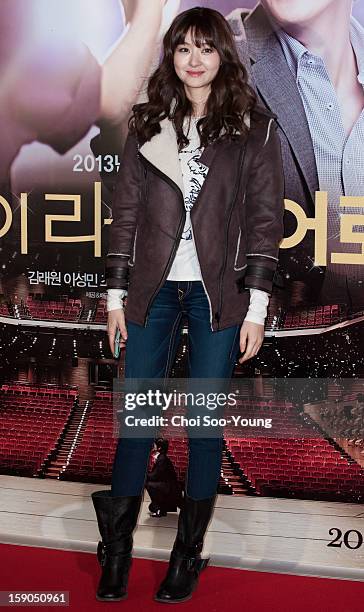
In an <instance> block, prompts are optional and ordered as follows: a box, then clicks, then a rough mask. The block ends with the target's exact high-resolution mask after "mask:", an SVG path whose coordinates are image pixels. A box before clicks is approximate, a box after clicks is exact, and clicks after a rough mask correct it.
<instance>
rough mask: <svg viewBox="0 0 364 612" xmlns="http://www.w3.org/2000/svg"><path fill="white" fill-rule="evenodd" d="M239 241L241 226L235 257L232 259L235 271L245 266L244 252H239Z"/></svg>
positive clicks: (239, 270)
mask: <svg viewBox="0 0 364 612" xmlns="http://www.w3.org/2000/svg"><path fill="white" fill-rule="evenodd" d="M240 241H241V227H239V235H238V240H237V243H236V251H235V259H234V270H235V272H241V270H245V268H246V267H247V265H248V264H247V263H246V256H245V253H240Z"/></svg>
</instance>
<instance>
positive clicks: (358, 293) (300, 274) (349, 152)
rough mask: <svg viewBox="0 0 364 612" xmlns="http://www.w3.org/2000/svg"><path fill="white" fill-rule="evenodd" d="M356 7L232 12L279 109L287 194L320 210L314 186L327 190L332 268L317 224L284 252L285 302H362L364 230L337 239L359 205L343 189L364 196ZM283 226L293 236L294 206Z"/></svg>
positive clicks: (363, 65) (264, 93)
mask: <svg viewBox="0 0 364 612" xmlns="http://www.w3.org/2000/svg"><path fill="white" fill-rule="evenodd" d="M351 12H352V0H305V2H302V1H301V0H262V1H261V2H260V3H259V4H258V5H257V7H256V8H255V9H254V10H253V11H251V12H250V11H247V10H245V9H235V10H234V11H233V12H232V13H230V15H228V17H227V19H228V21H229V23H230V25H231V27H232V29H233V31H234V33H235V36H236V40H237V43H238V45H239V51H240V56H241V59H242V61H243V63H244V64H245V65H246V66H248V68H249V70H250V72H251V77H252V82H253V83H254V85H255V87H256V89H257V91H258V94H259V97H260V99H261V101H262V102H263V103H264V104H265V105H266V106H267V107H268V108H269V109H270V110H272V111H273V112H274V113H275V114H276V116H277V122H278V126H279V134H280V138H281V145H282V155H283V162H284V169H285V197H286V198H287V199H290V200H293V201H294V202H297V203H298V204H299V205H300V206H301V207H302V208H303V209H304V211H305V214H306V215H307V217H314V216H315V192H316V191H319V190H320V191H327V192H328V223H327V238H328V249H327V266H326V268H325V267H318V266H316V265H315V262H314V237H313V234H314V233H313V231H308V232H307V234H306V237H305V239H304V240H303V241H302V242H301V243H300V244H298V245H297V246H296V247H295V248H293V249H289V250H284V249H282V251H281V256H280V261H281V270H282V271H283V272H284V276H285V277H286V287H287V288H288V289H290V291H287V292H285V293H286V295H287V300H288V303H292V304H298V303H303V304H304V303H310V302H311V303H331V304H332V303H344V304H349V306H351V307H352V309H353V310H355V309H360V308H361V307H363V306H364V282H363V281H364V255H363V254H362V252H364V244H363V242H364V236H363V234H362V235H361V236H360V235H358V234H357V238H358V240H357V243H356V244H350V243H349V241H347V242H345V243H343V242H340V231H341V232H342V229H341V227H340V213H341V212H343V213H344V215H343V216H345V215H349V214H357V215H358V214H359V215H360V214H363V207H354V206H352V207H346V208H345V209H343V208H342V209H341V210H340V208H339V202H340V196H342V195H346V196H364V147H363V144H364V112H363V107H364V92H363V83H364V29H363V28H362V27H361V25H360V24H359V23H358V21H357V20H355V19H354V18H353V16H352V14H351ZM333 41H335V44H333ZM285 225H286V233H285V235H286V236H289V235H291V234H292V233H293V232H294V231H295V228H296V221H295V219H294V217H293V215H292V213H290V212H287V213H286V215H285ZM356 225H360V224H358V223H356ZM360 229H361V230H362V231H363V228H359V230H358V228H357V227H354V229H353V231H354V232H355V231H356V232H359V231H360ZM352 242H353V241H352ZM359 242H361V244H360V243H359ZM358 243H359V244H358ZM333 252H334V253H339V254H340V255H339V256H338V257H337V259H338V260H339V262H340V263H334V262H332V261H331V254H332V253H333ZM343 253H345V254H347V255H345V256H343V255H342V254H343ZM354 254H356V257H355V255H354Z"/></svg>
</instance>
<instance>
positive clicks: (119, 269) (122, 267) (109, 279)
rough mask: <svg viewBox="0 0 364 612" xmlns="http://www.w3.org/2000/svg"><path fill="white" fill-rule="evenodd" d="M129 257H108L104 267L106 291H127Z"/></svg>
mask: <svg viewBox="0 0 364 612" xmlns="http://www.w3.org/2000/svg"><path fill="white" fill-rule="evenodd" d="M128 261H129V255H108V256H107V258H106V265H105V280H106V286H107V288H108V289H128V287H129V265H128Z"/></svg>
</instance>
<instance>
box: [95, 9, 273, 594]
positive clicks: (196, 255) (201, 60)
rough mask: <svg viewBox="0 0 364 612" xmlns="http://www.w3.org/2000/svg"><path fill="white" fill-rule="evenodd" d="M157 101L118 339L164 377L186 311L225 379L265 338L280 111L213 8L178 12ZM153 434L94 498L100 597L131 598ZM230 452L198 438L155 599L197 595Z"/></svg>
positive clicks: (128, 230)
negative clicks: (250, 77) (263, 103)
mask: <svg viewBox="0 0 364 612" xmlns="http://www.w3.org/2000/svg"><path fill="white" fill-rule="evenodd" d="M148 100H149V101H148V102H147V103H145V104H141V105H137V106H135V107H134V109H133V110H134V113H133V116H132V118H131V121H130V131H129V136H128V139H127V142H126V146H125V151H124V156H123V160H122V166H121V170H120V172H119V175H118V180H117V185H116V189H115V194H114V205H113V223H112V225H111V233H110V248H109V253H108V256H107V262H106V276H107V282H108V310H109V315H108V333H109V340H110V347H111V349H112V350H113V347H114V339H115V333H116V331H117V329H119V330H120V332H121V336H122V342H124V343H125V342H126V343H127V344H126V356H125V377H126V378H127V379H129V378H130V379H132V378H135V379H138V378H140V379H146V378H165V377H168V374H169V370H170V367H171V365H172V363H173V360H174V357H175V353H176V350H177V346H178V340H179V333H180V331H181V319H182V316H183V314H185V315H186V316H187V319H188V331H189V334H188V338H189V375H190V377H191V378H192V379H195V378H211V379H226V380H228V379H230V378H231V376H232V372H233V368H234V365H235V362H236V358H237V355H238V351H239V345H240V351H241V353H243V355H242V357H241V358H240V359H239V361H240V363H242V362H244V361H246V360H248V359H250V358H251V357H253V356H254V355H256V354H257V352H258V350H259V349H260V346H261V344H262V341H263V337H264V319H265V315H266V307H267V303H268V301H269V294H270V292H271V289H272V283H273V276H274V273H275V269H276V265H277V257H278V248H279V243H280V240H281V239H282V237H283V180H282V168H281V161H280V160H281V158H280V148H279V142H278V137H277V135H276V132H275V126H274V119H273V117H272V115H271V114H270V113H268V112H267V111H265V110H263V109H260V108H258V107H256V105H255V102H256V101H255V95H254V93H253V91H252V90H251V88H250V86H249V85H248V83H247V77H246V71H245V69H244V67H243V66H242V64H241V63H240V61H239V58H238V55H237V51H236V48H235V45H234V40H233V36H232V33H231V30H230V28H229V26H228V24H227V23H226V21H225V20H224V18H223V17H222V15H220V13H218V12H217V11H214V10H211V9H205V8H195V9H191V10H189V11H185V12H184V13H182V14H181V15H179V16H178V17H176V19H175V20H174V22H173V23H172V25H171V27H170V29H169V30H168V32H167V34H166V36H165V38H164V56H163V59H162V62H161V65H160V67H159V68H158V69H157V70H156V72H155V73H154V75H153V76H152V77H151V79H150V81H149V86H148ZM126 293H127V294H128V300H127V306H126V309H125V314H124V310H123V306H122V301H121V300H122V298H123V297H125V295H126ZM151 445H152V439H150V438H145V439H144V438H138V439H136V438H127V437H121V438H120V439H119V442H118V446H117V450H116V455H115V461H114V466H113V474H112V488H111V492H109V491H97V492H95V493H94V494H93V495H92V498H93V502H94V506H95V510H96V514H97V518H98V524H99V528H100V533H101V537H102V542H100V543H99V549H98V553H99V555H98V556H99V559H100V561H101V564H102V576H101V580H100V584H99V587H98V591H97V598H98V599H102V600H108V601H109V600H115V599H121V598H123V597H125V596H126V589H127V579H128V572H129V568H130V564H131V550H132V532H133V529H134V528H135V525H136V522H137V517H138V513H139V509H140V504H141V500H142V491H143V487H144V481H145V476H146V469H147V463H148V456H149V452H150V448H151ZM221 451H222V438H221V436H216V437H210V438H207V437H205V438H198V437H191V438H190V440H189V464H188V473H187V482H186V489H185V497H184V504H183V507H182V510H181V512H180V515H179V521H178V531H177V537H176V540H175V543H174V546H173V550H172V553H171V557H170V562H169V568H168V572H167V576H166V578H165V580H164V581H163V583H162V584H161V586H160V588H159V590H158V592H157V595H156V597H155V598H156V600H157V601H161V602H178V601H183V600H186V599H189V598H190V597H191V594H192V591H193V589H194V588H195V586H196V584H197V580H198V576H199V573H200V571H201V570H202V569H203V568H204V567H205V566H206V564H207V561H206V560H204V559H201V551H202V546H203V540H204V536H205V533H206V530H207V526H208V523H209V521H210V519H211V516H212V513H213V508H214V503H215V497H216V491H217V486H218V482H219V477H220V469H221Z"/></svg>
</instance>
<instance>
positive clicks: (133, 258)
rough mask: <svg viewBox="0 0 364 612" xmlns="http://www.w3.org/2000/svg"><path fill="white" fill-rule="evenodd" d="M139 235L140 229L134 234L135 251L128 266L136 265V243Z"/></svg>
mask: <svg viewBox="0 0 364 612" xmlns="http://www.w3.org/2000/svg"><path fill="white" fill-rule="evenodd" d="M137 235H138V228H136V230H135V234H134V244H133V250H132V253H131V257H130V259H129V261H128V265H129V266H131V267H133V266H134V264H135V253H136V241H137Z"/></svg>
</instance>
